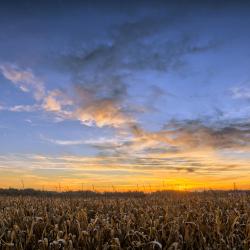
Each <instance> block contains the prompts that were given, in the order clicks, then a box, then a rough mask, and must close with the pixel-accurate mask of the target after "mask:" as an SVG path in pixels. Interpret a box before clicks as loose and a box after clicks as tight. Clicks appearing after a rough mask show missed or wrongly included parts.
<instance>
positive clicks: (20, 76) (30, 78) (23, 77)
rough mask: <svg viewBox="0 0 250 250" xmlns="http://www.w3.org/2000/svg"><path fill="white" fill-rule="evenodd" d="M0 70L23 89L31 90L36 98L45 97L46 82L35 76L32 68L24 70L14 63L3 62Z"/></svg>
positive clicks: (25, 90)
mask: <svg viewBox="0 0 250 250" xmlns="http://www.w3.org/2000/svg"><path fill="white" fill-rule="evenodd" d="M0 70H1V72H2V74H3V76H4V77H5V78H6V79H8V80H10V81H11V82H13V83H14V84H15V85H16V86H17V87H19V88H20V89H21V90H22V91H24V92H30V91H31V92H32V93H33V94H34V97H35V99H36V100H38V101H40V100H41V99H42V98H44V95H45V88H44V83H43V81H42V80H40V79H39V78H37V77H36V76H34V75H33V73H32V72H31V71H30V70H22V69H20V68H19V67H17V66H16V65H14V64H2V65H0Z"/></svg>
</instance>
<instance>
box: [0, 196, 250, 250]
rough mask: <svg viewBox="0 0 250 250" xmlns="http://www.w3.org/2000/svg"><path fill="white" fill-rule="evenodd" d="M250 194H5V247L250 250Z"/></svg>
mask: <svg viewBox="0 0 250 250" xmlns="http://www.w3.org/2000/svg"><path fill="white" fill-rule="evenodd" d="M249 215H250V196H248V195H237V194H236V195H232V196H229V195H228V194H216V195H212V194H206V195H204V194H182V195H180V194H179V195H178V194H175V195H163V194H155V195H148V196H146V197H142V198H122V199H119V198H118V199H117V198H116V199H112V198H108V199H105V198H88V199H84V198H56V197H55V198H39V197H8V196H5V197H4V196H2V197H0V249H100V250H101V249H103V250H105V249H249V248H250V221H249V218H250V216H249Z"/></svg>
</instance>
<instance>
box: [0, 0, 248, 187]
mask: <svg viewBox="0 0 250 250" xmlns="http://www.w3.org/2000/svg"><path fill="white" fill-rule="evenodd" d="M0 9H1V10H0V29H1V34H0V143H1V144H0V156H1V159H0V171H3V174H2V183H3V186H9V185H13V186H18V185H20V178H23V179H25V181H26V183H27V185H29V186H32V187H36V188H41V186H44V185H46V186H47V187H48V188H53V187H54V184H53V178H54V176H55V175H56V176H57V177H58V179H59V182H62V183H69V182H70V183H71V185H72V188H77V187H78V186H79V185H80V183H82V178H83V177H82V176H85V175H86V176H85V177H84V179H85V182H86V183H88V184H89V185H90V184H92V183H93V182H94V183H96V182H97V183H103V185H104V186H105V185H106V186H108V185H110V183H115V185H117V186H121V187H129V185H134V181H135V180H134V178H136V181H138V180H139V181H138V182H140V184H141V185H143V183H145V182H148V183H155V185H158V183H162V178H165V179H166V182H169V183H178V185H179V184H180V185H181V184H183V183H185V185H190V187H191V188H192V187H193V186H195V185H196V183H197V185H198V186H199V185H203V183H204V182H206V185H207V186H212V187H217V186H218V183H221V180H224V179H225V178H226V179H227V180H228V182H225V183H224V184H223V185H222V186H218V187H219V188H224V187H228V186H229V185H230V183H232V182H234V181H235V180H236V181H238V182H240V183H242V185H243V187H246V183H247V179H246V178H248V177H249V174H250V173H249V171H248V167H249V153H250V152H249V139H250V138H249V137H250V127H249V124H250V119H249V111H250V105H249V103H250V102H249V101H250V83H249V81H250V80H249V77H250V76H249V67H250V48H249V43H250V33H249V32H248V27H249V25H250V17H249V15H248V13H249V5H248V4H247V3H244V2H237V3H236V2H235V3H233V2H226V1H225V2H224V1H220V2H217V3H216V2H215V1H214V2H210V3H209V2H200V3H199V4H198V3H195V2H193V3H192V2H190V3H189V4H184V3H181V2H179V3H175V4H170V3H168V4H166V3H164V2H160V1H156V2H153V1H152V2H150V1H147V2H144V3H143V4H142V3H139V2H133V3H132V2H129V3H122V2H119V1H118V2H111V1H110V2H106V3H102V2H95V3H93V4H83V3H80V2H74V3H70V2H69V1H53V3H51V2H49V1H48V2H46V1H45V2H36V3H34V2H33V3H32V2H31V1H22V2H15V1H12V2H9V3H7V2H6V3H4V2H3V3H1V8H0ZM177 158H178V159H180V158H181V159H182V160H181V161H180V160H177ZM34 159H35V160H34ZM44 159H46V161H45V162H44ZM69 159H71V160H69ZM58 161H59V162H60V164H58ZM69 162H70V164H69ZM93 162H94V163H93ZM145 162H147V164H145ZM180 162H181V163H180ZM125 163H126V164H125ZM27 165H29V166H28V167H27ZM60 166H63V169H62V168H60ZM218 166H220V167H218ZM223 166H224V168H223ZM58 168H59V170H58ZM117 169H118V170H117ZM225 169H226V170H225ZM105 171H106V172H105ZM112 171H113V172H112ZM117 171H118V172H117ZM119 171H120V172H119ZM104 172H105V174H104ZM7 173H8V177H7ZM42 173H43V174H42ZM90 173H92V174H91V175H90ZM113 173H115V177H114V174H113ZM207 175H209V178H210V179H209V182H207V177H206V176H207ZM66 176H67V178H66ZM242 176H243V177H244V178H245V179H244V178H243V177H242ZM241 177H242V178H243V179H240V178H241ZM32 178H36V180H37V182H36V183H38V184H36V185H33V184H32V181H31V179H32ZM65 178H66V179H70V181H68V180H66V179H65ZM121 178H124V179H123V180H124V181H123V182H121V181H120V179H121ZM118 179H119V181H118ZM65 185H66V184H65ZM67 185H68V184H67ZM86 185H87V184H86ZM100 185H101V184H100ZM244 185H245V186H244Z"/></svg>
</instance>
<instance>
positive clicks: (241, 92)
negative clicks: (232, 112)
mask: <svg viewBox="0 0 250 250" xmlns="http://www.w3.org/2000/svg"><path fill="white" fill-rule="evenodd" d="M231 93H232V97H233V98H235V99H250V87H247V86H238V87H233V88H231Z"/></svg>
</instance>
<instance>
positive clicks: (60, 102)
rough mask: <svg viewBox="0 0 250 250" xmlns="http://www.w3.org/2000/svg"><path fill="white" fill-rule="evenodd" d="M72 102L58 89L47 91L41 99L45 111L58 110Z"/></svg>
mask: <svg viewBox="0 0 250 250" xmlns="http://www.w3.org/2000/svg"><path fill="white" fill-rule="evenodd" d="M72 104H73V102H72V100H70V98H69V97H68V96H67V95H66V94H64V93H63V92H62V91H60V90H57V89H56V90H53V91H49V93H48V94H47V96H46V97H45V98H44V100H43V108H44V109H45V110H46V111H52V112H60V111H62V109H63V107H64V106H70V105H72Z"/></svg>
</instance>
